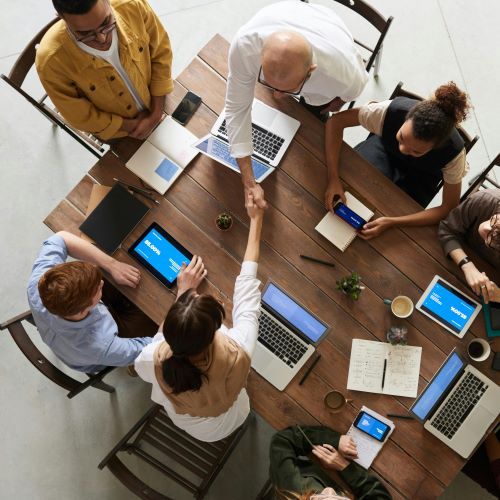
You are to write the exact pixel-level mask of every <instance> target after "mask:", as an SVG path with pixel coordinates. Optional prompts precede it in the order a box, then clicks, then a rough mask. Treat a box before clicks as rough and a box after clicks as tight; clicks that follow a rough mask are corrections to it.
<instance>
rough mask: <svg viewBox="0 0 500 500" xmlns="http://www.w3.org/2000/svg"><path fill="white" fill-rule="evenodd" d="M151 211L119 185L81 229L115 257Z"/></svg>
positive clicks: (114, 187) (104, 199) (112, 189)
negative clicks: (118, 249)
mask: <svg viewBox="0 0 500 500" xmlns="http://www.w3.org/2000/svg"><path fill="white" fill-rule="evenodd" d="M148 211H149V207H147V206H146V205H144V203H142V201H140V200H138V199H137V198H135V197H134V196H133V195H131V194H130V193H129V192H128V191H127V189H125V188H124V187H122V186H120V185H119V184H115V185H114V186H113V187H112V188H111V190H110V192H109V193H108V194H107V195H106V196H105V197H104V198H103V200H102V201H101V202H100V203H99V204H98V205H97V207H95V209H94V210H93V211H92V213H91V214H90V215H89V216H88V217H87V218H86V219H85V221H84V222H83V224H82V225H81V226H80V231H82V233H84V234H86V235H87V236H88V237H89V238H91V239H92V240H94V241H95V242H96V244H97V246H98V247H99V248H101V249H102V250H104V251H105V252H106V253H108V254H112V253H113V252H114V251H115V250H116V249H117V248H118V247H119V246H120V244H121V242H122V241H123V240H124V239H125V238H126V237H127V235H128V234H129V233H130V232H131V231H132V230H133V229H134V227H135V226H137V224H139V222H140V221H141V219H142V218H143V217H144V216H145V215H146V214H147V213H148Z"/></svg>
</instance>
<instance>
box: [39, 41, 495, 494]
mask: <svg viewBox="0 0 500 500" xmlns="http://www.w3.org/2000/svg"><path fill="white" fill-rule="evenodd" d="M228 47H229V45H228V43H227V41H226V40H224V39H223V38H222V37H220V36H215V37H214V38H213V39H212V40H211V41H210V42H209V43H208V44H207V45H206V46H205V47H204V48H203V49H202V50H201V51H200V53H199V54H198V56H197V57H196V58H195V59H193V61H192V62H191V63H190V64H189V66H188V67H187V68H186V69H185V70H184V71H183V72H182V73H181V74H180V75H179V77H178V78H177V80H176V82H175V89H174V92H173V93H172V94H171V95H170V96H169V97H168V98H167V109H166V111H167V112H168V113H171V112H172V111H173V110H174V109H175V107H176V106H177V104H178V103H179V102H180V100H181V99H182V97H183V96H184V94H185V92H186V91H187V90H191V91H193V92H195V93H196V94H198V95H199V96H201V97H202V99H203V104H202V105H201V107H200V108H199V109H198V111H197V112H196V114H195V115H194V117H193V118H192V119H191V120H190V122H189V123H188V125H187V128H188V129H189V130H191V131H192V132H193V133H194V134H196V135H197V136H198V137H201V136H203V135H205V134H207V133H208V132H209V130H210V128H211V126H212V124H213V123H214V121H215V120H216V118H217V116H218V114H219V113H220V112H221V111H222V109H223V107H224V95H225V89H226V81H225V80H226V76H227V53H228ZM256 96H257V97H258V98H259V99H261V100H263V101H264V102H267V103H268V104H270V105H272V106H274V107H277V108H280V109H282V110H283V111H285V112H286V113H287V114H289V115H291V116H293V117H294V118H296V119H298V120H299V121H300V122H301V127H300V129H299V131H298V132H297V135H296V137H295V139H294V141H293V142H292V144H291V146H290V148H289V150H288V151H287V153H286V154H285V157H284V158H283V160H282V162H281V164H280V166H279V168H277V169H276V172H274V173H273V174H271V175H270V176H269V177H268V178H267V179H266V180H265V181H264V182H263V183H262V186H263V188H264V190H265V195H266V199H267V201H268V203H269V208H268V210H267V211H266V214H265V219H264V229H263V238H262V246H261V259H260V264H259V270H258V277H259V279H260V280H261V281H262V282H266V281H267V279H269V278H272V279H273V280H274V281H275V282H277V283H278V284H279V285H281V286H282V287H283V288H285V289H286V290H288V291H289V292H290V293H292V294H293V295H294V296H295V297H296V298H297V299H298V300H299V301H300V302H302V303H303V304H305V305H306V306H307V307H308V308H310V309H311V310H312V311H313V312H314V313H315V314H316V315H318V316H319V317H320V318H321V319H322V320H324V321H325V322H327V323H328V324H329V325H331V329H330V333H329V334H328V337H327V338H326V339H325V340H324V341H323V342H322V343H321V344H320V345H319V347H318V352H319V353H320V354H321V356H322V357H321V360H320V361H319V363H318V364H317V365H316V366H315V368H314V370H313V371H312V373H311V374H310V375H309V377H308V378H307V380H306V381H305V382H304V384H303V385H299V383H298V382H299V380H300V378H301V377H302V375H303V374H304V372H305V371H306V370H307V368H308V366H309V364H310V363H312V362H313V359H314V357H313V358H312V359H311V360H310V361H309V362H308V363H307V364H306V366H304V367H303V368H302V370H301V372H300V373H299V375H298V376H297V377H295V379H294V380H293V381H292V382H291V383H290V384H289V385H288V387H287V388H286V390H285V391H284V392H280V391H278V390H276V389H275V388H274V387H273V386H272V385H270V384H269V383H268V382H267V381H265V380H264V379H263V378H261V377H260V376H259V375H258V374H257V373H255V372H254V371H253V370H252V372H251V375H250V377H249V382H248V391H249V394H250V398H251V401H252V406H253V408H254V409H255V410H256V411H257V412H258V413H259V414H260V415H261V416H262V417H263V418H264V419H266V420H267V421H268V422H269V423H270V424H271V425H272V426H274V427H275V428H276V429H281V428H284V427H286V426H288V425H292V424H295V423H301V424H318V423H321V424H323V425H328V426H330V427H333V428H334V429H336V430H338V431H340V432H345V431H347V429H348V428H349V426H350V425H351V423H352V422H353V420H354V417H355V416H356V414H357V412H358V410H359V408H360V407H361V406H362V405H366V406H368V407H370V408H372V409H374V410H375V411H378V412H379V413H381V414H386V413H405V412H406V411H407V409H408V408H409V407H410V406H411V404H412V402H413V399H411V398H404V397H393V396H387V395H381V394H370V393H364V392H355V391H348V390H347V389H346V387H347V373H348V367H349V356H350V351H351V342H352V339H353V338H361V339H368V340H380V341H385V340H386V339H385V336H386V331H387V329H388V327H389V326H390V325H391V321H392V319H391V314H390V310H389V308H388V307H387V306H386V305H384V303H383V299H384V298H392V297H395V296H396V295H400V294H404V295H407V296H409V297H410V298H411V299H412V300H413V301H414V302H415V303H416V302H417V300H418V299H419V297H420V296H421V294H422V291H423V290H424V289H425V288H426V287H427V285H428V284H429V282H430V281H431V279H432V278H433V276H434V275H435V274H439V275H440V276H442V277H443V278H445V279H446V280H448V281H449V282H450V283H452V284H453V285H455V286H458V287H459V288H461V289H462V290H464V291H467V287H466V286H465V284H464V281H463V277H462V274H461V272H460V270H458V269H457V268H456V266H455V265H453V264H452V263H451V262H450V261H448V260H447V259H446V258H445V257H444V256H443V254H442V251H441V247H440V245H439V242H438V240H437V236H436V227H424V228H400V229H391V230H389V231H386V232H385V233H384V234H382V235H381V236H379V237H378V238H376V239H374V240H370V241H363V240H361V239H360V238H356V239H355V240H354V242H353V243H352V244H351V245H350V246H349V248H348V249H347V250H346V251H345V252H344V253H342V252H341V251H340V250H338V249H337V248H336V247H334V246H333V245H332V244H331V243H330V242H329V241H327V240H326V239H324V238H323V237H322V236H321V235H319V234H318V233H317V232H316V231H315V230H314V227H315V226H316V224H317V223H318V222H319V221H320V220H321V218H322V217H323V216H324V215H325V208H324V207H323V194H324V189H325V186H326V180H327V172H326V166H325V160H324V151H323V148H324V125H323V124H322V123H321V122H320V121H319V120H317V119H316V118H315V117H314V116H313V115H312V114H310V113H309V112H308V111H307V110H306V109H305V108H303V107H302V106H300V105H299V104H298V103H297V102H295V101H293V100H291V99H290V100H286V101H279V102H275V101H274V100H273V98H272V96H271V94H270V93H269V92H268V91H267V90H265V89H264V88H256ZM139 146H140V142H139V141H135V140H132V139H126V140H122V141H120V142H119V143H118V144H117V145H115V146H114V150H115V151H116V152H117V154H118V155H119V158H117V157H116V156H114V155H113V154H111V153H107V154H106V155H105V156H104V157H103V158H102V159H101V160H100V161H99V162H97V164H96V165H95V166H94V167H93V168H92V169H91V170H90V171H89V173H88V175H86V176H85V177H84V178H83V179H82V180H81V181H80V182H79V184H78V185H77V186H76V187H75V188H74V189H73V190H72V191H71V192H70V193H69V194H68V195H67V197H66V199H64V200H63V201H61V203H59V205H58V206H57V207H56V208H55V209H54V210H53V211H52V212H51V213H50V214H49V215H48V217H47V218H46V219H45V223H46V224H47V225H48V226H49V227H50V228H51V229H52V230H53V231H59V230H62V229H65V230H69V231H72V232H74V233H75V234H79V230H78V227H79V225H80V224H81V222H82V221H83V220H84V217H85V216H84V214H85V211H86V208H87V204H88V200H89V197H90V192H91V189H92V185H93V184H95V183H99V184H104V185H109V186H111V185H113V180H112V179H113V177H116V178H119V179H120V180H123V181H125V182H129V183H132V184H134V183H135V184H136V185H139V184H140V182H139V180H138V179H137V178H136V177H135V175H134V174H133V173H132V172H130V171H129V170H128V169H127V168H126V167H125V166H124V162H126V161H127V160H128V159H129V158H130V157H131V155H132V154H133V153H134V152H135V151H136V149H137V148H138V147H139ZM340 171H341V177H342V180H343V182H344V183H345V186H346V188H348V189H349V190H350V191H351V192H353V193H355V194H356V195H357V196H358V197H360V199H362V200H363V201H364V202H365V203H366V204H367V205H368V206H369V207H371V208H372V209H374V211H375V214H376V215H375V216H376V217H377V216H380V215H402V214H407V213H413V212H415V211H417V210H419V209H420V207H419V206H418V205H417V204H416V202H414V201H413V200H412V199H411V198H409V197H408V196H407V195H406V194H405V193H404V192H402V191H401V190H399V189H398V188H397V187H396V186H395V185H394V184H392V183H391V182H390V181H389V180H388V179H386V178H385V177H384V176H383V175H381V174H380V173H379V172H378V171H377V170H376V169H374V168H373V167H372V166H371V165H370V164H369V163H367V162H366V161H364V160H363V159H362V158H360V157H359V156H358V155H357V154H356V153H355V152H354V151H353V150H352V149H351V148H350V147H349V146H348V145H346V144H344V145H343V147H342V152H341V169H340ZM156 198H157V199H159V200H160V205H159V206H156V205H154V204H153V203H150V202H149V201H147V200H145V199H143V198H141V199H142V200H143V201H145V202H146V203H148V204H149V205H150V206H151V211H150V212H149V213H148V215H147V216H146V217H145V218H144V220H143V221H142V222H141V224H140V225H139V226H138V227H137V228H136V229H135V230H134V231H133V232H132V233H131V234H130V235H129V236H128V237H127V238H126V240H125V241H124V243H123V248H124V249H128V248H129V247H130V245H131V244H132V243H133V242H134V241H135V240H136V239H137V238H138V237H139V236H140V234H141V233H142V232H143V231H144V230H145V228H146V227H147V226H149V224H151V222H153V221H156V222H158V223H159V224H160V225H161V226H163V227H164V228H165V229H167V230H168V232H169V233H171V234H172V236H173V237H174V238H175V239H177V240H178V241H179V242H180V243H181V244H182V245H183V246H185V247H186V248H188V249H189V250H190V251H191V252H192V253H193V254H197V255H201V256H202V257H203V260H204V262H205V265H206V267H207V268H208V277H207V280H206V282H204V283H203V285H202V287H201V288H202V289H203V290H204V291H207V292H209V293H213V294H215V295H217V296H218V297H220V298H222V299H223V300H224V303H225V304H226V308H228V309H229V310H230V309H231V297H232V292H233V286H234V280H235V278H236V276H237V274H238V272H239V268H240V265H241V260H242V257H243V253H244V249H245V244H246V238H247V233H248V218H247V215H246V211H245V208H244V203H243V190H242V186H241V180H240V177H239V176H238V175H237V174H236V173H234V172H232V171H230V170H229V169H228V168H226V167H224V166H222V165H220V164H217V163H216V162H214V161H212V160H211V159H210V158H207V157H205V156H203V155H199V156H198V157H197V158H196V159H195V160H194V161H193V162H192V163H191V164H190V165H189V166H188V167H187V168H186V169H185V171H184V173H183V174H182V175H181V177H180V178H179V179H178V180H177V181H176V183H175V184H174V185H173V186H172V187H171V188H170V190H169V191H167V193H166V195H165V196H164V197H161V196H160V195H157V196H156ZM224 210H229V211H230V213H231V214H232V215H233V219H234V221H233V226H232V228H231V229H230V230H229V231H227V232H221V231H220V230H218V229H217V228H216V226H215V223H214V221H215V218H216V216H217V214H218V213H220V212H222V211H224ZM299 254H306V255H312V256H315V257H317V258H319V259H323V260H330V261H333V262H335V266H336V267H335V268H330V267H325V266H323V265H320V264H316V263H313V262H309V261H305V260H303V259H301V258H300V257H299ZM114 256H115V257H116V258H117V259H119V260H123V261H125V262H128V263H130V264H132V265H137V264H136V263H135V261H133V260H132V259H131V258H130V257H129V256H128V255H127V253H126V250H123V249H119V250H117V252H116V253H115V254H114ZM478 260H479V259H478ZM483 269H485V270H487V272H488V273H489V275H491V276H495V270H493V269H491V268H490V267H489V266H488V265H487V264H483ZM353 270H354V271H357V272H359V273H360V275H361V276H362V281H363V284H364V285H365V287H366V288H365V290H364V291H363V292H362V294H361V296H360V298H359V300H358V301H353V300H351V299H349V298H347V297H346V296H344V295H342V294H341V293H339V292H338V291H337V290H336V289H335V281H336V280H338V279H339V278H341V277H343V276H345V275H347V274H349V273H350V272H351V271H353ZM497 282H498V281H497ZM121 290H122V291H123V293H125V294H126V295H127V296H128V297H129V298H130V299H131V300H132V301H133V302H134V303H136V304H137V305H138V306H139V307H140V308H141V309H142V310H143V311H145V313H146V314H148V315H149V316H150V317H151V318H152V319H153V320H155V321H156V322H157V323H160V322H161V321H162V320H163V318H164V316H165V313H166V311H167V310H168V308H169V306H170V304H171V303H172V301H173V298H174V296H173V292H172V291H169V290H167V289H166V288H165V287H164V286H163V285H161V284H160V283H159V282H158V281H157V280H156V279H154V278H153V277H152V276H151V275H150V274H149V273H148V272H147V271H146V270H142V280H141V285H140V286H139V287H138V288H137V289H127V288H126V287H122V288H121ZM469 293H471V292H470V291H469ZM404 322H405V324H406V326H407V328H408V340H409V344H410V345H417V346H422V361H421V368H420V381H419V392H420V390H421V389H422V388H423V386H424V385H425V384H426V382H428V381H429V380H430V378H431V377H432V376H433V374H434V373H435V371H436V370H437V369H438V368H439V366H440V365H441V363H442V362H443V361H444V359H445V358H446V356H447V355H448V354H449V352H450V351H451V350H452V349H453V348H454V347H457V349H458V351H459V352H460V353H462V354H465V346H466V345H467V343H468V342H469V341H470V340H471V339H472V338H473V337H474V336H477V337H485V335H486V334H485V328H484V323H483V316H482V313H481V314H480V315H479V316H478V318H477V319H476V320H475V322H474V324H473V325H472V328H471V330H470V332H469V333H467V334H466V336H465V337H464V338H463V339H462V340H460V339H457V338H456V337H455V336H453V335H452V334H450V333H448V332H447V331H446V330H444V329H443V328H441V327H440V326H439V325H437V324H436V323H435V322H433V321H431V320H430V319H429V318H427V317H426V316H424V315H422V314H420V313H419V312H418V311H415V312H414V313H413V314H412V315H411V316H410V318H408V319H407V320H404ZM496 347H497V349H498V348H500V342H498V341H497V344H496ZM475 365H476V366H477V368H479V369H480V370H481V371H483V372H484V373H486V374H487V375H488V376H489V377H491V378H493V379H494V380H496V381H497V382H498V380H499V377H498V374H497V373H495V372H493V371H492V370H491V357H490V359H489V360H488V361H486V362H483V363H479V364H475ZM332 389H338V390H341V391H342V392H344V393H345V394H346V395H347V397H348V398H349V399H352V401H351V402H350V403H349V404H348V405H347V406H346V407H345V408H344V409H343V410H342V411H341V412H339V413H337V414H334V413H331V412H329V410H328V409H327V408H326V407H325V406H324V403H323V398H324V396H325V394H326V393H327V392H328V391H330V390H332ZM395 424H396V430H395V431H394V433H393V434H392V436H391V437H390V439H389V441H388V442H387V443H386V444H385V446H384V448H383V450H382V452H381V453H380V454H379V456H378V457H377V459H376V460H375V462H374V463H373V466H372V470H373V471H374V472H375V473H376V474H377V475H378V476H380V477H381V478H382V480H383V481H384V483H385V484H386V485H387V487H388V489H389V490H390V491H391V493H392V494H393V497H394V498H411V497H413V498H418V499H427V498H429V499H431V498H432V499H434V498H436V497H438V496H439V495H440V494H441V493H442V491H443V489H444V488H445V487H446V486H447V485H448V484H449V483H450V482H451V481H452V479H453V478H454V477H455V475H456V474H457V473H458V471H459V470H460V469H461V468H462V466H463V465H464V463H465V461H464V460H463V459H462V458H461V457H460V456H459V455H457V454H456V453H454V452H453V451H452V450H451V449H449V448H448V447H447V446H445V445H444V444H443V443H442V442H441V441H439V440H438V439H436V438H435V437H434V436H432V435H431V434H430V433H429V432H427V431H425V430H424V429H423V426H422V425H420V424H419V423H418V422H416V421H412V420H396V421H395Z"/></svg>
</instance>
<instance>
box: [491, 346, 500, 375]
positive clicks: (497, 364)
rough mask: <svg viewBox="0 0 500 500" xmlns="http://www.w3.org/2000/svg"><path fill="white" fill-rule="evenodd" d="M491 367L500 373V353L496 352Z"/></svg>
mask: <svg viewBox="0 0 500 500" xmlns="http://www.w3.org/2000/svg"><path fill="white" fill-rule="evenodd" d="M491 367H492V368H493V370H496V371H500V351H499V352H496V353H495V355H494V356H493V361H492V363H491Z"/></svg>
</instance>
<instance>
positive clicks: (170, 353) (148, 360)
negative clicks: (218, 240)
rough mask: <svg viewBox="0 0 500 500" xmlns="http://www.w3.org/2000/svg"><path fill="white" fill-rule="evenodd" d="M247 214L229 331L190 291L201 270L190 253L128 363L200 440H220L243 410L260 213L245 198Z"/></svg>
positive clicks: (218, 311) (218, 313)
mask: <svg viewBox="0 0 500 500" xmlns="http://www.w3.org/2000/svg"><path fill="white" fill-rule="evenodd" d="M247 212H248V215H249V217H250V231H249V236H248V243H247V248H246V252H245V256H244V259H243V264H242V266H241V272H240V275H239V276H238V277H237V279H236V283H235V288H234V296H233V327H232V328H227V327H226V326H224V325H223V324H222V321H223V319H224V316H225V312H224V307H223V306H222V304H220V303H219V302H218V300H217V299H216V298H215V297H213V296H211V295H208V294H201V295H199V294H198V293H197V292H196V289H197V288H198V285H199V284H200V283H201V281H202V280H203V278H204V277H205V275H206V274H207V271H206V270H205V267H204V265H203V262H202V260H201V258H200V257H196V256H195V257H194V258H193V260H192V261H191V263H190V264H189V266H187V267H183V269H182V271H181V273H180V274H179V277H178V280H177V283H178V293H177V300H176V302H175V303H174V304H173V305H172V307H171V308H170V310H169V312H168V313H167V316H166V318H165V321H164V323H163V325H162V326H161V327H160V330H161V331H160V332H158V333H157V335H156V336H155V337H154V340H153V343H152V344H149V345H148V346H147V347H146V348H145V349H144V350H143V351H142V353H141V354H140V355H139V356H138V358H137V359H136V361H135V369H136V371H137V373H138V374H139V376H140V377H141V378H142V379H143V380H145V381H146V382H149V383H151V384H152V386H153V387H152V394H151V398H152V399H153V401H155V402H156V403H159V404H161V405H163V406H164V407H165V410H166V411H167V413H168V415H169V417H170V418H171V419H172V421H173V422H174V424H175V425H177V426H178V427H180V428H182V429H184V430H185V431H186V432H188V433H189V434H191V435H192V436H193V437H195V438H197V439H199V440H202V441H218V440H220V439H223V438H225V437H227V436H228V435H230V434H231V433H232V432H233V431H234V430H235V429H237V428H238V427H239V426H240V425H241V424H242V423H243V422H244V421H245V419H246V418H247V416H248V414H249V412H250V402H249V399H248V394H247V392H246V390H245V386H246V379H247V377H248V373H249V371H250V363H251V357H252V354H253V351H254V348H255V342H256V340H257V334H258V328H259V322H258V317H259V310H260V290H259V286H260V281H259V280H258V279H257V278H256V274H257V262H258V259H259V246H260V234H261V228H262V219H263V210H262V209H260V208H258V207H257V206H256V204H255V203H254V200H253V198H250V199H249V203H248V206H247Z"/></svg>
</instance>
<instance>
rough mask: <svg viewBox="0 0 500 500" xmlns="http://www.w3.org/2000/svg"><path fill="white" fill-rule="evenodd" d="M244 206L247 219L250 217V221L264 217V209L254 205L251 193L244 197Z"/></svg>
mask: <svg viewBox="0 0 500 500" xmlns="http://www.w3.org/2000/svg"><path fill="white" fill-rule="evenodd" d="M245 206H246V209H247V214H248V217H250V219H259V218H262V217H264V209H263V208H260V207H259V206H258V205H257V204H256V203H255V200H254V197H253V194H252V193H250V194H249V195H248V196H246V197H245Z"/></svg>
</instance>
